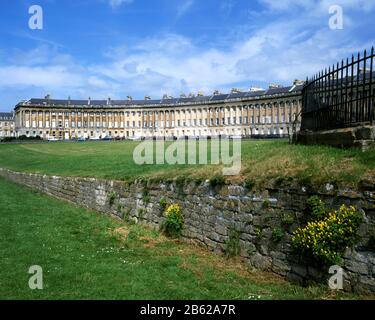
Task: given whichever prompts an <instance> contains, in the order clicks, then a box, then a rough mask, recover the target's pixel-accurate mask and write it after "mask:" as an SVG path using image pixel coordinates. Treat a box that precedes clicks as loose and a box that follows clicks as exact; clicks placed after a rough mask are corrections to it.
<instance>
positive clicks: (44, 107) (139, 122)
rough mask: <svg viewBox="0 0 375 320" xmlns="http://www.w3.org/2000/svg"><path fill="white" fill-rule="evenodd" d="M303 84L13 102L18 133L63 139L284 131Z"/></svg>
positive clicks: (298, 106)
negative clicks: (225, 91)
mask: <svg viewBox="0 0 375 320" xmlns="http://www.w3.org/2000/svg"><path fill="white" fill-rule="evenodd" d="M302 87H303V85H302V84H301V83H299V82H295V84H294V85H293V86H290V87H283V88H281V87H272V88H271V87H270V89H268V90H262V91H248V92H238V91H236V90H232V93H230V94H220V93H216V94H214V95H212V96H203V95H200V94H199V95H197V96H189V97H185V96H182V97H180V98H172V97H164V98H163V99H161V100H151V99H149V98H148V97H146V98H145V100H132V99H131V98H129V99H128V100H122V101H119V100H117V101H116V100H111V99H107V100H91V99H88V100H71V99H68V100H53V99H50V98H49V97H48V96H47V97H46V98H45V99H31V100H29V101H24V102H21V103H19V104H18V105H17V106H16V108H15V119H16V120H15V125H16V134H17V136H21V135H26V136H28V137H32V136H40V137H42V138H43V139H49V138H52V137H55V138H57V139H62V140H69V139H75V138H104V137H113V138H115V137H118V138H129V139H131V138H152V137H156V138H162V137H165V138H176V137H177V138H180V137H186V136H190V137H199V136H201V137H204V136H210V137H215V136H220V135H221V136H246V137H248V136H284V135H286V134H287V133H288V128H290V126H291V125H292V123H293V121H294V120H295V119H296V117H298V114H299V112H300V109H301V104H302V102H301V99H302V97H301V90H302ZM297 120H298V122H299V119H297Z"/></svg>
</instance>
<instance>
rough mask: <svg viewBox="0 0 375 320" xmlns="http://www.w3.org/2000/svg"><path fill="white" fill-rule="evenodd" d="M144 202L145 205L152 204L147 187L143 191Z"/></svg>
mask: <svg viewBox="0 0 375 320" xmlns="http://www.w3.org/2000/svg"><path fill="white" fill-rule="evenodd" d="M142 200H143V203H144V204H146V205H147V204H149V203H150V200H151V198H150V191H149V190H148V189H147V188H146V187H145V188H144V189H143V191H142Z"/></svg>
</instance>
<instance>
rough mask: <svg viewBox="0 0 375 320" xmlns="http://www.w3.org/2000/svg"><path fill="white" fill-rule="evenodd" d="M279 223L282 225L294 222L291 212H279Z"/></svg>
mask: <svg viewBox="0 0 375 320" xmlns="http://www.w3.org/2000/svg"><path fill="white" fill-rule="evenodd" d="M281 223H282V224H283V225H284V226H290V225H292V224H293V223H294V217H293V214H291V213H288V212H283V213H282V214H281Z"/></svg>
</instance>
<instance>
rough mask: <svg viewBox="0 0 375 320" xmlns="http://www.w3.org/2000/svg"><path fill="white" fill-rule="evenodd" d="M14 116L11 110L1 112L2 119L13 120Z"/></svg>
mask: <svg viewBox="0 0 375 320" xmlns="http://www.w3.org/2000/svg"><path fill="white" fill-rule="evenodd" d="M13 119H14V116H13V113H11V112H0V120H13Z"/></svg>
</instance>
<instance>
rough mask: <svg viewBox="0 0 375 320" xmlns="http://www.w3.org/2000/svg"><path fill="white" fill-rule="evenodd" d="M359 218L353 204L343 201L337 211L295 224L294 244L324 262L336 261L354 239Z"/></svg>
mask: <svg viewBox="0 0 375 320" xmlns="http://www.w3.org/2000/svg"><path fill="white" fill-rule="evenodd" d="M361 221H362V218H361V215H360V214H359V212H358V211H357V210H356V209H355V208H354V207H353V206H350V207H347V206H345V205H342V206H341V207H340V209H339V210H338V211H333V212H329V213H327V214H326V215H325V216H324V217H322V218H320V219H318V220H313V221H310V222H308V223H307V225H306V226H305V227H301V228H298V229H297V230H296V231H295V232H294V233H293V237H292V244H293V247H294V248H296V249H298V250H299V251H301V252H302V253H306V254H308V255H311V256H312V257H313V258H315V259H316V260H317V261H318V262H321V263H323V264H335V263H338V262H339V260H340V259H341V255H342V254H343V253H344V252H345V249H346V248H349V247H350V246H352V245H354V243H355V242H356V240H357V230H358V228H359V225H360V223H361Z"/></svg>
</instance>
